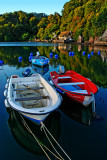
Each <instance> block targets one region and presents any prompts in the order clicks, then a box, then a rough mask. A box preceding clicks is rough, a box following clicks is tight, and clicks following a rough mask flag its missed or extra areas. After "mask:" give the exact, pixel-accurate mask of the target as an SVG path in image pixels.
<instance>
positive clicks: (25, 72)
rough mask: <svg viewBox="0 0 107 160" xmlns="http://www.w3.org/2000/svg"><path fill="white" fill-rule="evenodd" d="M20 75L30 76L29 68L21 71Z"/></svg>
mask: <svg viewBox="0 0 107 160" xmlns="http://www.w3.org/2000/svg"><path fill="white" fill-rule="evenodd" d="M22 75H23V76H24V77H27V76H30V75H31V70H30V68H27V69H26V70H25V71H23V72H22Z"/></svg>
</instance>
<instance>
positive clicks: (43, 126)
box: [20, 114, 71, 160]
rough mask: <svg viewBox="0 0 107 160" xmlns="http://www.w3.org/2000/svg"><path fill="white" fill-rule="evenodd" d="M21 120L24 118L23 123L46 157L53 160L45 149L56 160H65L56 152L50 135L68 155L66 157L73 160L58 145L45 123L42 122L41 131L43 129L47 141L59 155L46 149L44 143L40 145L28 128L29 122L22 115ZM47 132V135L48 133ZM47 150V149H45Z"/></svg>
mask: <svg viewBox="0 0 107 160" xmlns="http://www.w3.org/2000/svg"><path fill="white" fill-rule="evenodd" d="M20 116H21V118H22V122H23V124H24V126H25V128H26V129H27V130H28V132H29V133H30V134H31V135H32V136H33V137H34V139H35V140H36V142H37V143H38V145H39V146H40V148H41V149H42V151H43V152H44V154H45V155H46V157H47V158H48V159H49V160H51V158H50V157H49V155H48V154H47V152H46V151H45V149H46V150H47V151H49V152H50V153H51V154H52V155H53V156H54V157H55V158H57V159H59V160H64V158H63V157H62V156H61V155H60V154H59V153H58V151H57V150H56V148H55V147H54V145H53V144H52V142H51V140H50V139H49V136H48V134H49V135H50V136H51V137H52V139H53V140H54V141H55V142H56V144H57V145H58V146H59V148H60V149H61V150H62V151H63V153H64V154H65V155H66V157H67V158H68V159H69V160H71V158H70V157H69V156H68V155H67V153H66V152H65V151H64V150H63V149H62V147H61V146H60V145H59V144H58V142H57V141H56V140H55V138H54V137H53V136H52V134H51V133H50V132H49V130H48V129H47V128H46V126H45V125H44V123H43V122H41V128H40V129H41V131H42V129H43V131H44V133H45V135H46V137H47V139H48V140H49V142H50V144H51V146H52V148H53V149H54V150H55V152H56V153H57V155H56V154H55V153H53V152H52V151H51V150H50V149H49V148H48V147H46V146H45V145H44V144H43V143H40V142H39V141H38V139H37V137H36V136H35V135H34V133H33V132H32V130H31V129H30V127H29V126H28V124H27V122H26V121H25V120H24V118H23V117H22V115H21V114H20ZM46 131H47V133H48V134H47V133H46ZM44 148H45V149H44Z"/></svg>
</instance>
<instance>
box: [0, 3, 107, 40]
mask: <svg viewBox="0 0 107 160" xmlns="http://www.w3.org/2000/svg"><path fill="white" fill-rule="evenodd" d="M106 29H107V0H70V1H69V2H67V3H65V4H64V6H63V9H62V15H60V14H59V13H57V12H55V13H54V14H50V15H49V16H47V15H45V14H43V13H40V14H39V16H38V14H36V13H25V12H23V11H18V12H13V13H5V14H3V15H0V41H27V40H34V39H35V38H39V39H41V40H44V39H52V38H55V37H57V36H58V35H59V34H60V33H61V32H63V31H72V33H73V34H72V36H73V38H74V39H75V40H77V39H78V37H79V35H82V36H83V38H84V40H85V41H88V40H89V38H90V37H93V39H94V38H95V37H96V36H97V37H99V36H101V35H102V34H103V33H104V31H105V30H106Z"/></svg>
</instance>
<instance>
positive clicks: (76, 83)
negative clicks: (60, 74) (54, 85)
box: [58, 82, 85, 86]
mask: <svg viewBox="0 0 107 160" xmlns="http://www.w3.org/2000/svg"><path fill="white" fill-rule="evenodd" d="M83 84H85V83H84V82H72V83H58V85H59V86H64V85H83Z"/></svg>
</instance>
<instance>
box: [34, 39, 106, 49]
mask: <svg viewBox="0 0 107 160" xmlns="http://www.w3.org/2000/svg"><path fill="white" fill-rule="evenodd" d="M35 42H46V43H58V44H74V45H92V46H104V47H107V42H103V41H94V42H93V43H92V42H89V41H86V42H72V41H64V40H53V41H50V40H43V41H42V40H35Z"/></svg>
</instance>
